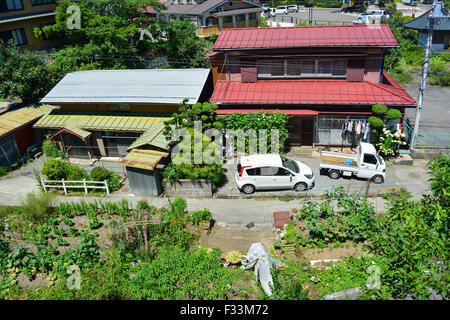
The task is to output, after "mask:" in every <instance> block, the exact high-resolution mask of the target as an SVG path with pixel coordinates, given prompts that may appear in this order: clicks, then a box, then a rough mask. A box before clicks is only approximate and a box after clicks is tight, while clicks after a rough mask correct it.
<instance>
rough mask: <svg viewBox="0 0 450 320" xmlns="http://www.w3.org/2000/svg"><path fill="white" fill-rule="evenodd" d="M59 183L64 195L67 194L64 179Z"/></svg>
mask: <svg viewBox="0 0 450 320" xmlns="http://www.w3.org/2000/svg"><path fill="white" fill-rule="evenodd" d="M61 182H62V186H63V189H64V194H67V189H66V183H65V182H64V179H62V180H61Z"/></svg>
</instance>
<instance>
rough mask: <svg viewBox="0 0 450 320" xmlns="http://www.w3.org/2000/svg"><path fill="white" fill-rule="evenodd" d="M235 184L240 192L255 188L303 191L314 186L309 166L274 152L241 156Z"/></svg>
mask: <svg viewBox="0 0 450 320" xmlns="http://www.w3.org/2000/svg"><path fill="white" fill-rule="evenodd" d="M235 179H236V184H237V186H238V188H239V190H241V191H242V192H244V193H246V194H251V193H253V192H255V190H270V189H294V190H295V191H305V190H307V189H311V188H313V187H314V174H313V172H312V170H311V168H310V167H308V166H307V165H306V164H304V163H303V162H301V161H295V160H291V159H288V158H285V157H283V156H280V155H276V154H255V155H251V156H245V157H241V158H240V159H239V163H238V165H237V170H236V173H235Z"/></svg>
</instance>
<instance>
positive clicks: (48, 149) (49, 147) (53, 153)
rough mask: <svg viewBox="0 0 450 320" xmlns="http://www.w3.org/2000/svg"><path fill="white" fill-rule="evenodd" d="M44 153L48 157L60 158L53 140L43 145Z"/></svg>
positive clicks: (45, 141)
mask: <svg viewBox="0 0 450 320" xmlns="http://www.w3.org/2000/svg"><path fill="white" fill-rule="evenodd" d="M42 153H43V154H45V155H46V156H49V157H52V158H56V157H58V156H59V150H58V148H57V147H56V146H55V143H54V142H53V141H52V140H49V139H46V140H44V142H43V143H42Z"/></svg>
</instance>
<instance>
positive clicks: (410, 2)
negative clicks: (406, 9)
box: [402, 0, 419, 6]
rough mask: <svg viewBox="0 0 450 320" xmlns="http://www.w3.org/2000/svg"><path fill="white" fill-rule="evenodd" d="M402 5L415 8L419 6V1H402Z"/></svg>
mask: <svg viewBox="0 0 450 320" xmlns="http://www.w3.org/2000/svg"><path fill="white" fill-rule="evenodd" d="M402 3H403V4H406V5H410V6H417V5H418V4H419V0H402Z"/></svg>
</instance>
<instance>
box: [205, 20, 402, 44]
mask: <svg viewBox="0 0 450 320" xmlns="http://www.w3.org/2000/svg"><path fill="white" fill-rule="evenodd" d="M355 46H357V47H397V46H398V44H397V41H396V40H395V37H394V35H393V34H392V31H391V29H390V28H389V26H388V25H387V24H377V25H348V26H308V27H285V28H240V29H223V30H222V31H221V32H220V34H219V37H218V38H217V40H216V42H215V44H214V47H213V49H214V50H221V49H254V48H287V47H355Z"/></svg>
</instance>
